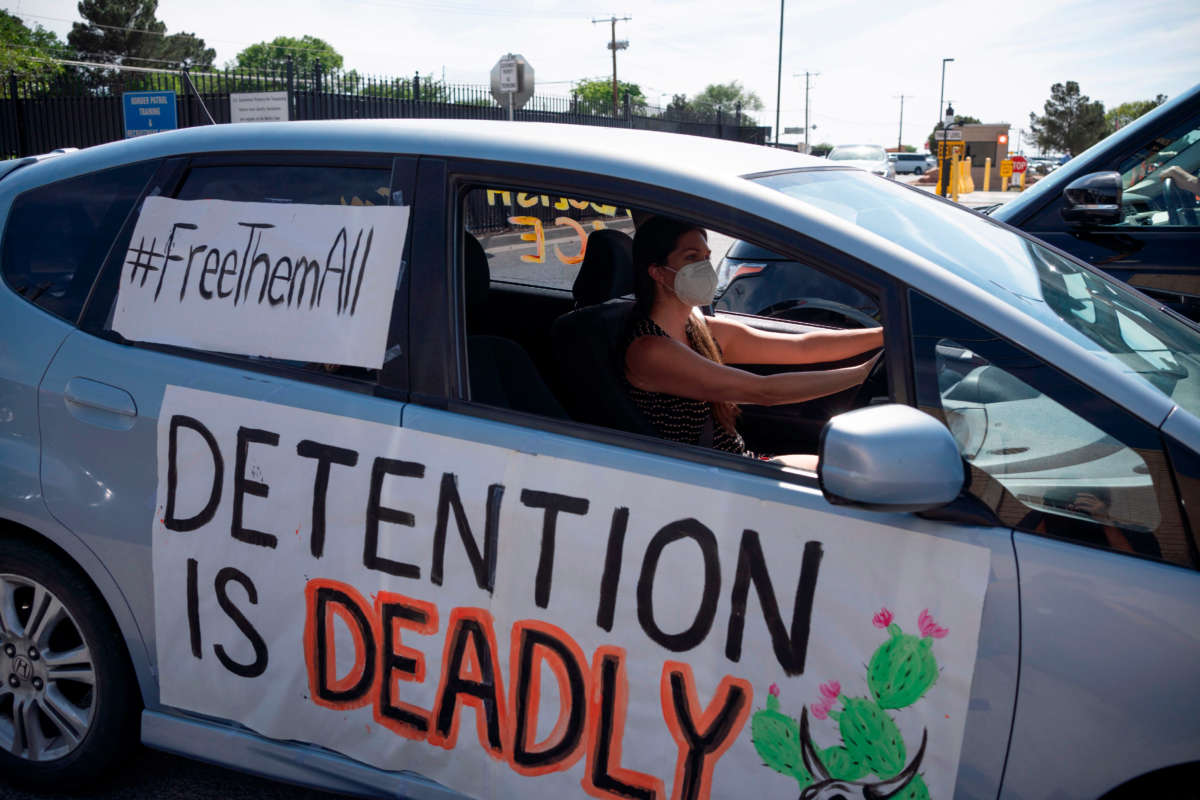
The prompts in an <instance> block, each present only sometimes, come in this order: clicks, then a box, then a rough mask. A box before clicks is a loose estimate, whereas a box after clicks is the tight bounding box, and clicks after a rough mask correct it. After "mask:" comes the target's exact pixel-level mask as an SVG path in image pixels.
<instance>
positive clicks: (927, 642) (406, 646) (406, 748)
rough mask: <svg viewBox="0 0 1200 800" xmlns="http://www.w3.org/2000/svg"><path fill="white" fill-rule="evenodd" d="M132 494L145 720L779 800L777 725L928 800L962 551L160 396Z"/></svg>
mask: <svg viewBox="0 0 1200 800" xmlns="http://www.w3.org/2000/svg"><path fill="white" fill-rule="evenodd" d="M158 476H159V482H158V495H157V510H156V512H155V517H154V522H153V543H154V544H153V558H154V594H155V626H156V630H157V635H156V638H157V657H158V675H159V682H160V691H161V697H162V701H163V702H164V703H165V704H167V705H169V706H174V707H177V708H180V709H185V710H187V711H192V712H196V713H200V714H205V715H210V716H214V717H219V718H226V719H230V720H234V721H236V722H238V723H241V724H243V725H245V726H247V727H249V728H251V729H253V730H255V731H257V732H259V733H260V734H262V735H265V736H268V737H274V738H278V739H283V740H300V741H305V742H311V743H314V744H317V745H321V746H324V747H327V748H330V749H333V750H335V751H338V752H340V753H344V754H346V755H347V756H349V757H351V758H353V759H357V760H359V761H362V762H365V763H368V764H372V765H374V766H377V767H380V768H382V769H387V770H402V769H403V770H414V771H416V772H419V773H421V774H423V775H425V776H427V777H430V778H433V779H436V780H438V781H441V782H442V783H444V784H446V785H448V786H450V787H452V788H454V789H456V790H458V791H461V792H464V793H466V794H469V795H473V796H477V797H487V798H492V797H513V798H518V797H520V798H524V797H529V796H535V795H536V796H544V797H566V796H577V795H579V794H580V793H581V791H582V792H587V793H588V794H591V795H593V796H595V797H653V798H666V797H667V796H668V795H670V796H672V797H686V798H708V797H745V796H748V795H750V794H751V793H753V794H754V795H755V796H761V797H764V798H771V797H781V798H782V797H795V796H796V795H797V793H798V792H799V791H800V790H802V789H803V788H805V787H807V786H813V785H815V784H816V783H817V782H818V781H819V780H821V779H822V778H821V776H813V775H810V774H809V773H808V771H807V770H806V769H805V767H804V763H803V759H802V757H801V754H800V730H801V728H800V718H801V715H802V713H803V715H804V717H805V722H806V723H807V724H808V727H809V729H810V733H809V736H810V739H811V741H812V742H813V743H814V744H813V746H814V747H815V748H816V749H817V751H818V752H819V753H820V754H821V755H820V757H821V759H822V760H823V762H824V764H825V765H826V769H828V770H829V771H830V773H831V774H833V775H835V776H839V777H841V778H843V779H844V780H848V781H859V782H860V783H863V784H874V785H878V784H879V782H880V781H881V780H884V779H887V778H891V777H893V776H897V775H899V776H900V778H901V779H902V781H906V793H905V795H904V796H905V797H907V798H920V797H927V796H928V797H932V798H935V799H936V800H943V799H944V800H949V798H951V797H952V796H953V794H954V785H955V778H956V775H957V771H958V761H959V754H960V749H961V745H962V737H963V730H964V725H965V720H966V715H967V705H968V699H969V697H970V686H971V677H972V674H973V671H974V664H975V657H976V648H977V643H978V637H979V627H980V616H981V612H982V607H983V598H984V593H985V590H986V588H987V579H988V565H989V553H988V551H987V550H986V549H984V548H980V547H976V546H972V545H967V544H963V543H960V542H954V541H949V540H944V539H939V538H936V537H933V536H928V535H925V534H919V533H914V532H911V531H902V530H897V529H894V528H890V527H888V526H887V525H883V524H877V523H873V522H867V521H864V520H861V519H854V518H851V517H847V516H844V515H840V514H837V513H833V511H832V510H831V508H830V507H829V506H828V505H827V504H825V502H824V500H822V499H821V498H820V496H819V494H816V493H815V492H810V491H806V490H797V492H796V500H795V503H794V504H783V503H777V502H769V501H765V500H761V499H756V498H753V497H747V496H743V495H738V494H734V493H731V492H726V491H714V490H712V489H709V488H706V487H704V486H691V485H687V484H682V483H678V482H673V481H669V480H665V479H661V478H656V477H653V476H648V475H645V474H638V473H633V472H624V471H622V470H618V469H614V468H611V467H599V466H594V465H591V464H586V463H580V462H575V461H569V460H564V459H560V458H554V457H548V456H535V455H530V454H527V453H521V452H517V451H513V450H508V449H504V448H500V447H494V446H490V445H481V444H478V443H473V442H468V441H463V440H458V439H453V438H448V437H444V436H439V435H434V434H429V433H424V432H419V431H414V430H407V429H404V428H400V427H391V426H388V425H384V424H380V423H376V422H367V421H362V420H356V419H352V418H346V417H339V416H335V415H331V414H325V413H318V412H313V411H306V410H301V409H296V408H291V407H287V406H281V405H276V404H273V403H265V402H260V401H255V400H248V399H244V398H239V397H231V396H226V395H218V394H211V393H207V392H202V391H197V390H193V389H185V388H181V387H176V386H170V387H168V388H167V389H166V392H165V395H164V397H163V403H162V411H161V416H160V418H159V429H158ZM805 709H806V710H805ZM864 732H865V733H864ZM922 741H924V742H925V746H924V748H923V749H922V747H921V743H922ZM918 773H919V774H918Z"/></svg>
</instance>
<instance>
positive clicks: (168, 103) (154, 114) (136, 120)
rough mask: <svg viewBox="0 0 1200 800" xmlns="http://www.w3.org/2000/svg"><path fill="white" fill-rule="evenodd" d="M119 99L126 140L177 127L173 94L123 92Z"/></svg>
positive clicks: (177, 121)
mask: <svg viewBox="0 0 1200 800" xmlns="http://www.w3.org/2000/svg"><path fill="white" fill-rule="evenodd" d="M121 98H122V105H123V107H124V109H125V138H126V139H132V138H133V137H134V136H145V135H146V134H148V133H158V132H159V131H173V130H175V129H176V128H178V127H179V120H178V117H177V115H176V113H175V93H174V92H125V93H124V94H123V95H121Z"/></svg>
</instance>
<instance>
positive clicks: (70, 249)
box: [0, 161, 159, 322]
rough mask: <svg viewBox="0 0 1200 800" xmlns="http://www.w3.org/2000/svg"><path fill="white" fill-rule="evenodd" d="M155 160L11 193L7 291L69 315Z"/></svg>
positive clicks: (72, 317) (4, 257) (79, 302)
mask: <svg viewBox="0 0 1200 800" xmlns="http://www.w3.org/2000/svg"><path fill="white" fill-rule="evenodd" d="M158 163H159V162H157V161H144V162H141V163H139V164H130V165H128V166H123V167H116V168H114V169H107V170H104V171H102V172H93V173H90V174H87V175H81V176H79V177H77V178H70V179H68V180H64V181H58V182H57V183H51V184H48V185H46V186H40V187H38V188H36V189H30V190H29V191H27V192H24V193H23V194H21V195H18V196H17V198H16V200H14V201H13V205H12V209H11V210H10V211H9V214H8V223H7V225H6V226H5V232H4V244H3V254H2V256H0V259H2V262H3V272H4V279H5V281H6V282H7V283H8V285H9V286H11V287H12V289H13V291H15V292H16V293H17V294H19V295H21V296H22V297H24V298H25V299H26V300H28V301H30V302H31V303H34V304H36V305H38V306H41V307H42V308H44V309H45V310H46V311H49V312H50V313H52V314H55V315H57V316H60V317H62V318H63V319H67V320H70V321H71V322H74V321H75V320H76V319H77V318H78V317H79V312H80V310H81V309H82V308H83V303H84V300H86V299H87V295H88V292H89V290H90V289H91V287H92V283H93V281H94V280H95V278H96V273H97V272H98V271H99V269H100V267H101V265H102V264H103V263H104V259H105V255H106V254H107V253H108V249H109V247H110V246H111V245H112V242H113V240H114V239H115V238H116V237H117V234H118V233H119V232H120V230H121V226H122V224H123V223H124V222H125V218H126V216H128V214H129V210H130V209H131V208H132V207H133V204H134V202H135V201H136V200H137V198H138V196H139V195H140V194H141V192H142V189H143V188H144V187H145V185H146V182H147V181H149V180H150V177H151V175H153V174H154V171H155V169H156V168H157V166H158Z"/></svg>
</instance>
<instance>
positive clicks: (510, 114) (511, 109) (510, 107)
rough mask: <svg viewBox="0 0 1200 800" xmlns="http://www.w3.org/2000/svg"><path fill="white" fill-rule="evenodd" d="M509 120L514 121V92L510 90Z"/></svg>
mask: <svg viewBox="0 0 1200 800" xmlns="http://www.w3.org/2000/svg"><path fill="white" fill-rule="evenodd" d="M508 121H509V122H512V121H513V102H512V92H509V93H508Z"/></svg>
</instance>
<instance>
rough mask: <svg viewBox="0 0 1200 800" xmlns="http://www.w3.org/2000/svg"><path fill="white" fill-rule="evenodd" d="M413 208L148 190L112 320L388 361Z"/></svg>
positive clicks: (146, 335) (334, 356) (221, 346)
mask: <svg viewBox="0 0 1200 800" xmlns="http://www.w3.org/2000/svg"><path fill="white" fill-rule="evenodd" d="M408 214H409V209H408V207H407V206H333V205H303V204H284V203H237V202H232V201H228V200H173V199H171V198H166V197H148V198H146V200H145V202H144V203H143V205H142V210H141V214H140V215H139V216H138V221H137V225H136V227H135V228H134V230H133V238H132V239H131V240H130V242H129V249H128V252H127V253H126V259H125V265H124V267H123V269H122V271H121V285H120V289H119V290H118V293H117V307H116V311H115V313H114V316H113V330H115V331H117V332H118V333H120V334H121V335H122V336H124V337H126V338H127V339H133V340H136V341H144V342H158V343H161V344H173V345H181V346H184V347H195V348H199V349H202V350H213V351H217V352H224V353H238V354H246V355H260V356H269V357H272V358H284V359H294V360H297V361H314V362H320V363H329V364H344V365H347V366H358V367H367V368H371V369H376V368H378V367H380V366H382V364H383V357H384V351H385V350H386V348H387V334H388V327H389V325H390V323H391V312H392V301H393V299H394V298H395V291H396V285H397V278H398V275H399V271H400V266H401V256H402V253H403V250H404V241H405V235H406V233H407V231H408Z"/></svg>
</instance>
